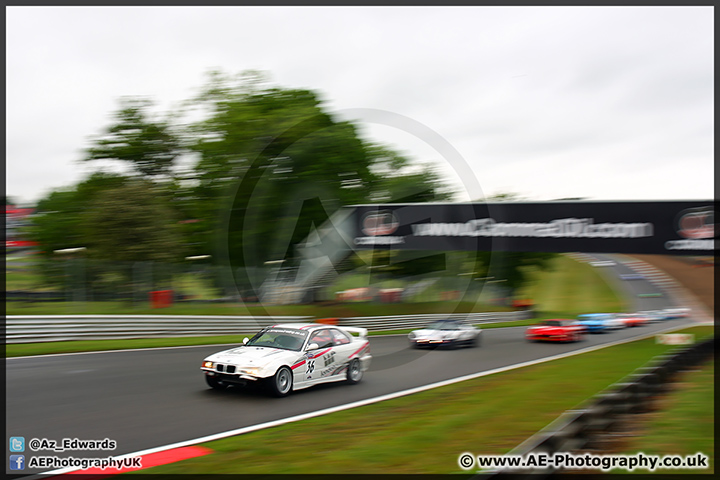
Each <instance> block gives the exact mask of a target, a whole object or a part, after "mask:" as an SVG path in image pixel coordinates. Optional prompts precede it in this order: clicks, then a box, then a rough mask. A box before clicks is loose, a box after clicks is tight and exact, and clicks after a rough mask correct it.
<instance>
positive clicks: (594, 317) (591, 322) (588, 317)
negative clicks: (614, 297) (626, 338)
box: [577, 313, 625, 333]
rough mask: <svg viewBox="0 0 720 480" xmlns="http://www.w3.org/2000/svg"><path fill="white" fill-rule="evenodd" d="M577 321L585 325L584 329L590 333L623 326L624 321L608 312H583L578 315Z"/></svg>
mask: <svg viewBox="0 0 720 480" xmlns="http://www.w3.org/2000/svg"><path fill="white" fill-rule="evenodd" d="M577 323H578V325H582V326H583V327H585V330H586V331H588V332H590V333H598V332H605V331H607V330H616V329H618V328H625V322H623V321H622V320H620V319H617V318H615V315H613V314H610V313H585V314H582V315H578V317H577Z"/></svg>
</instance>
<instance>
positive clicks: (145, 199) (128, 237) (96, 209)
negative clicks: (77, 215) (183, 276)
mask: <svg viewBox="0 0 720 480" xmlns="http://www.w3.org/2000/svg"><path fill="white" fill-rule="evenodd" d="M158 188H159V187H155V186H153V185H152V184H151V183H149V182H147V181H143V180H132V181H129V182H127V183H126V184H124V185H122V186H120V187H117V188H113V189H110V190H105V191H103V192H101V193H100V194H99V195H98V196H97V197H96V199H95V201H94V202H93V204H92V205H91V206H90V207H89V208H88V210H87V213H86V215H84V216H83V222H82V231H83V233H84V237H85V240H86V242H87V248H88V256H89V257H90V258H92V259H97V260H101V261H106V262H166V263H171V262H175V261H178V260H179V259H182V258H183V254H184V252H183V250H182V248H181V247H182V239H181V237H180V235H179V231H178V227H177V219H176V218H175V215H174V212H173V211H172V210H171V209H170V208H169V207H168V206H167V205H166V204H165V203H164V202H162V200H161V198H162V197H161V196H158V195H156V193H155V191H154V190H156V189H158Z"/></svg>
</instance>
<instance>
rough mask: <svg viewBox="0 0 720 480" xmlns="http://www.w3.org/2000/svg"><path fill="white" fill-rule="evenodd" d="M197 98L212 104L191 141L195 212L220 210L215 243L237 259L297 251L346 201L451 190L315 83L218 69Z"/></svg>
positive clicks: (420, 197) (245, 261)
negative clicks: (330, 108) (384, 143)
mask: <svg viewBox="0 0 720 480" xmlns="http://www.w3.org/2000/svg"><path fill="white" fill-rule="evenodd" d="M195 106H196V107H197V108H199V109H201V110H202V111H204V112H205V113H206V118H205V119H204V120H203V121H201V122H198V123H196V124H194V125H193V126H192V128H191V130H190V132H191V136H192V137H193V138H194V139H195V140H194V142H188V143H189V145H190V148H191V149H192V150H193V151H194V152H195V154H196V155H197V156H198V157H199V161H198V163H197V165H196V167H195V173H196V177H195V180H196V182H197V185H196V187H195V189H194V196H195V198H197V199H198V202H199V203H198V206H199V208H198V214H199V215H204V218H218V219H219V220H220V222H219V223H218V226H219V227H220V228H221V229H222V232H224V233H225V234H226V239H227V240H226V242H227V243H225V244H224V245H223V244H221V243H219V244H215V245H214V246H215V247H216V248H221V249H222V248H224V247H225V248H227V251H228V252H229V256H230V258H229V259H228V260H229V262H230V263H231V264H232V266H233V267H238V266H240V267H247V266H262V264H263V263H264V262H265V261H269V260H278V259H284V260H286V261H288V262H289V261H291V260H292V258H291V257H292V253H293V247H292V246H293V245H295V244H297V243H298V242H300V241H302V240H303V239H304V238H305V237H306V236H307V234H308V233H309V232H308V228H310V227H311V226H312V225H315V227H319V226H320V224H322V222H323V221H324V220H325V219H327V218H328V216H329V215H331V214H332V213H333V212H334V211H335V210H336V209H338V208H339V207H341V206H343V205H352V204H359V203H371V202H381V201H384V200H386V199H389V198H392V199H394V200H396V201H407V202H410V201H428V200H439V199H442V198H447V197H448V196H449V193H448V192H443V193H442V195H445V197H442V196H441V190H442V189H441V186H442V184H441V182H440V181H439V176H438V175H436V174H435V173H434V172H433V171H432V170H431V169H429V168H425V169H420V170H419V169H417V168H412V165H411V162H409V160H408V159H406V158H404V157H402V156H401V155H399V154H397V153H396V152H393V151H391V150H390V149H388V148H385V147H381V146H377V145H373V144H371V143H369V142H367V141H365V140H363V139H362V138H361V137H360V135H359V132H358V128H357V126H356V125H354V124H353V123H352V122H349V121H343V120H340V119H337V118H335V117H334V116H333V115H331V114H330V113H328V112H327V110H326V107H324V105H323V103H322V100H321V98H320V97H319V95H318V94H317V93H315V92H313V91H310V90H303V89H282V88H278V87H272V86H269V85H268V84H267V82H266V81H265V79H264V78H263V77H262V76H261V75H258V74H255V73H252V74H250V75H246V76H240V77H230V76H227V75H225V74H223V73H220V72H213V73H212V74H211V76H210V81H209V82H208V84H207V85H206V87H205V88H204V90H203V92H202V93H201V95H200V96H199V97H198V98H197V99H196V103H195ZM298 215H299V217H300V218H298ZM220 236H221V235H219V236H218V237H216V239H217V238H220ZM216 251H217V250H216Z"/></svg>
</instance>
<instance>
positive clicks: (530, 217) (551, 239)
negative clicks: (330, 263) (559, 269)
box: [353, 200, 715, 255]
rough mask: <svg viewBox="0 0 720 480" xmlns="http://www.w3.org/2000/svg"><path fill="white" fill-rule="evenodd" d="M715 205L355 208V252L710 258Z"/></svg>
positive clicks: (505, 204)
mask: <svg viewBox="0 0 720 480" xmlns="http://www.w3.org/2000/svg"><path fill="white" fill-rule="evenodd" d="M714 204H715V202H714V201H713V200H708V201H654V202H644V201H642V202H640V201H638V202H630V201H628V202H527V203H522V202H518V203H514V202H513V203H464V204H460V203H457V204H451V203H448V204H420V203H418V204H388V205H360V206H356V207H354V208H355V209H356V210H355V215H356V229H355V233H354V239H353V243H354V248H356V249H358V250H363V249H404V250H438V251H451V250H464V251H474V250H480V251H508V252H523V251H525V252H531V251H535V252H587V253H651V254H666V255H713V254H714V251H715V215H714V212H715V207H714Z"/></svg>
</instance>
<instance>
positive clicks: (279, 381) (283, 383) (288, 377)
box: [269, 367, 293, 397]
mask: <svg viewBox="0 0 720 480" xmlns="http://www.w3.org/2000/svg"><path fill="white" fill-rule="evenodd" d="M292 377H293V376H292V371H291V370H290V369H289V368H288V367H280V368H278V371H277V372H275V375H273V376H272V377H270V379H269V386H270V391H271V392H272V393H273V395H275V396H276V397H284V396H285V395H287V394H289V393H290V392H291V391H292V383H293V378H292Z"/></svg>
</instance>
